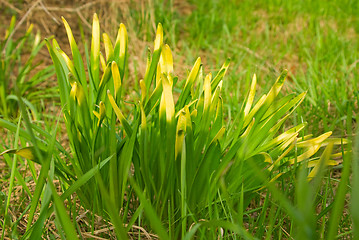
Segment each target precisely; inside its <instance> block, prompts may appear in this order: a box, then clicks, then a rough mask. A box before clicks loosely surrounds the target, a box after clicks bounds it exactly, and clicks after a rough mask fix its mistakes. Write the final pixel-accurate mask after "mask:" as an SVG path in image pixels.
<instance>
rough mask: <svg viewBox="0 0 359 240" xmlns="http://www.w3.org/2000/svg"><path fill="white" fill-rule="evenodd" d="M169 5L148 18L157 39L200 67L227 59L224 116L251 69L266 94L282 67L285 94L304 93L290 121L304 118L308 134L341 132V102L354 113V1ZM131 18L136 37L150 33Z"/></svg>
mask: <svg viewBox="0 0 359 240" xmlns="http://www.w3.org/2000/svg"><path fill="white" fill-rule="evenodd" d="M176 6H178V5H175V4H174V3H173V2H172V1H166V2H162V1H158V2H157V3H156V4H155V5H154V6H153V8H154V10H153V12H154V17H152V18H153V19H154V21H155V22H162V23H163V25H164V27H165V28H166V29H168V31H169V32H168V33H167V34H166V35H165V39H166V40H167V42H169V44H170V45H171V46H179V48H180V51H181V52H183V53H184V54H183V56H186V57H185V58H186V59H185V61H186V62H187V63H189V64H190V63H191V62H193V60H194V59H195V58H196V57H197V56H203V55H204V56H205V58H206V65H207V66H208V68H209V69H217V68H218V67H217V66H218V65H219V64H220V63H221V61H223V60H224V59H226V58H227V57H230V58H231V59H232V63H233V65H232V66H231V69H232V71H230V72H229V73H228V76H227V78H226V81H224V84H223V87H224V89H225V91H226V92H229V93H230V94H226V96H224V97H225V98H227V99H226V100H227V101H226V102H227V103H229V104H228V105H227V109H228V111H229V112H230V113H232V112H238V111H239V107H240V105H239V104H236V103H238V102H241V101H243V99H244V98H243V96H244V95H245V92H246V91H247V89H248V88H249V84H250V76H251V74H252V73H253V72H256V73H257V75H258V79H259V81H258V83H259V86H260V87H261V88H263V91H266V90H267V89H268V87H269V84H267V83H268V82H270V81H271V79H273V78H275V76H276V75H278V73H279V72H280V71H281V70H282V69H283V68H287V69H289V74H290V77H291V81H290V84H288V85H289V86H287V90H288V92H292V91H295V92H303V91H307V90H308V95H307V97H306V100H305V102H304V103H303V104H302V106H301V107H300V108H299V110H298V112H299V114H298V115H300V118H299V117H298V119H294V120H293V121H294V123H295V122H296V121H299V122H300V121H302V119H301V118H304V121H307V122H309V123H310V124H309V129H310V130H313V131H314V132H325V131H329V130H334V128H336V131H337V132H336V134H337V135H339V136H341V135H344V134H345V133H344V132H343V131H341V130H338V126H340V128H341V129H344V128H346V122H347V121H348V120H347V106H348V104H349V105H352V106H353V107H354V108H355V110H357V105H356V104H355V103H356V102H357V101H358V85H357V84H356V79H357V78H358V71H356V70H355V69H357V62H356V61H357V60H358V59H359V42H358V38H357V36H358V32H359V19H358V16H357V14H356V13H357V12H358V9H359V3H358V2H357V1H331V2H330V3H328V2H326V1H315V2H311V1H256V2H255V3H253V2H252V1H221V0H218V1H203V2H191V1H189V6H187V5H185V6H184V7H187V8H190V9H192V10H193V11H192V12H191V13H190V14H188V15H183V14H182V15H181V11H183V9H181V5H180V6H178V7H176ZM182 8H183V6H182ZM134 11H135V10H134ZM149 12H150V11H149ZM133 16H134V18H135V19H134V20H133V21H131V23H132V22H134V24H133V25H131V27H132V26H133V28H134V29H136V28H137V31H136V32H138V33H139V35H142V34H143V33H145V35H146V33H147V35H149V34H148V32H150V33H151V32H152V31H153V30H152V28H150V27H148V26H150V23H151V22H150V20H151V19H146V18H145V19H143V18H138V17H137V18H136V13H134V14H133ZM145 27H147V28H145ZM139 37H140V36H139ZM148 40H149V39H148ZM181 55H182V54H181ZM230 113H229V115H230Z"/></svg>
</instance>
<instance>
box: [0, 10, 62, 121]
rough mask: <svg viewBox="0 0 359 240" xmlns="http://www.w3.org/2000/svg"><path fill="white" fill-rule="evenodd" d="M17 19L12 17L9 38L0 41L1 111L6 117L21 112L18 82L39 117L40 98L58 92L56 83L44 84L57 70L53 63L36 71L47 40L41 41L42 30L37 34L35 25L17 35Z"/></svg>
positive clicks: (34, 113)
mask: <svg viewBox="0 0 359 240" xmlns="http://www.w3.org/2000/svg"><path fill="white" fill-rule="evenodd" d="M15 23H16V20H15V17H12V19H11V22H10V26H9V28H8V29H7V31H6V34H5V38H4V40H1V41H0V51H1V54H0V55H1V59H0V63H1V64H0V92H1V95H0V101H1V104H0V115H1V116H2V117H4V118H10V117H11V118H13V117H16V116H18V109H19V108H18V100H19V99H18V95H17V94H15V86H17V87H18V88H19V91H20V97H21V98H23V102H24V103H26V105H27V106H28V108H29V109H30V110H31V112H32V114H33V117H34V118H35V119H39V116H38V111H37V110H38V105H39V103H40V101H43V100H44V99H46V98H53V97H56V95H57V94H56V91H55V89H54V88H53V87H49V86H48V87H47V88H44V87H41V86H40V85H41V84H44V83H46V81H47V80H48V78H49V77H51V76H52V75H53V74H54V70H53V67H52V66H48V67H46V68H44V69H42V70H39V71H36V73H35V71H34V69H35V68H36V67H37V66H38V65H39V63H38V62H36V61H35V60H34V59H35V57H36V55H37V54H38V52H39V50H40V49H41V48H42V47H43V45H44V42H43V41H41V37H40V34H39V33H38V34H36V35H35V36H33V34H32V28H33V26H32V25H31V26H30V27H29V28H28V30H27V32H26V33H25V34H24V35H22V36H21V37H19V38H18V39H15V37H14V34H15ZM25 55H28V56H25ZM24 58H25V59H26V60H24Z"/></svg>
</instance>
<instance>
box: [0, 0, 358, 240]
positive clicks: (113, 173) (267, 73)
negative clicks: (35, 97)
mask: <svg viewBox="0 0 359 240" xmlns="http://www.w3.org/2000/svg"><path fill="white" fill-rule="evenodd" d="M133 4H134V3H133ZM188 4H189V5H184V6H178V4H175V3H174V2H172V1H164V2H162V1H156V3H152V5H148V6H147V5H146V6H145V9H143V11H142V12H141V11H138V6H136V5H134V7H133V8H130V9H131V10H130V12H129V16H128V18H127V19H126V22H127V24H126V25H127V29H128V31H131V32H135V33H136V38H139V39H145V40H146V41H148V42H152V40H153V38H154V35H155V33H154V29H153V23H157V22H162V24H163V28H164V37H163V42H165V43H168V44H169V45H170V46H171V47H175V46H176V48H175V50H172V51H173V52H174V56H176V57H174V59H173V61H174V66H173V69H174V71H173V72H172V65H171V64H170V62H171V58H172V54H171V52H170V50H166V49H167V47H165V46H166V45H163V47H159V48H158V46H159V45H157V48H156V47H155V50H154V52H153V53H152V55H151V54H150V55H149V56H151V57H150V58H149V61H148V62H147V67H146V69H147V70H146V73H138V72H137V70H136V68H135V73H134V74H138V75H136V76H131V75H130V71H129V70H127V66H128V65H127V61H128V64H134V60H133V59H132V58H131V56H128V55H127V54H126V49H127V48H126V47H125V48H124V47H123V46H124V45H122V43H123V40H120V42H121V44H118V45H117V44H115V42H113V43H114V49H113V52H115V53H117V54H115V55H114V56H115V57H114V56H112V55H111V52H112V51H111V50H108V49H111V47H108V48H107V50H106V51H103V48H102V45H101V51H102V52H103V53H105V52H106V54H104V61H105V64H104V65H103V66H102V62H101V61H100V60H99V55H98V54H99V52H98V50H96V49H98V48H99V46H97V44H98V41H99V39H98V38H96V37H95V38H94V40H93V41H92V42H91V43H90V42H89V44H88V45H86V46H85V48H89V47H88V46H90V45H91V50H89V51H88V53H87V55H86V56H80V54H79V52H77V50H76V47H74V44H73V42H72V54H73V57H74V59H73V69H72V68H71V64H69V61H67V60H66V57H64V54H63V53H61V51H60V50H59V48H58V46H57V43H56V42H52V44H51V45H50V44H49V45H48V47H49V50H50V53H51V54H52V58H53V60H54V63H55V68H56V70H57V77H58V81H59V85H60V96H61V101H62V111H63V112H64V114H65V116H66V121H65V122H66V127H67V132H68V133H67V136H68V137H69V141H70V143H69V145H70V149H69V148H68V146H61V145H60V143H59V141H60V138H61V137H64V136H61V137H60V138H59V137H58V136H57V137H56V132H57V130H56V128H55V126H56V124H57V122H56V121H53V122H48V121H47V122H45V129H44V130H43V128H44V126H40V124H38V123H36V122H32V121H31V120H30V119H29V118H28V117H27V114H26V110H25V109H23V110H22V113H23V117H22V119H23V121H20V120H19V124H18V125H15V124H14V123H10V122H9V121H6V120H3V119H0V125H1V126H2V127H3V128H6V129H9V132H7V133H8V135H7V139H5V140H3V142H4V144H3V147H1V146H0V151H1V152H2V151H5V150H6V149H17V148H18V147H17V144H19V143H20V146H22V147H24V146H26V144H30V145H32V146H33V147H31V148H25V149H21V148H20V150H19V151H16V150H8V151H7V153H17V155H19V156H21V157H16V156H17V155H16V154H15V155H13V156H12V155H10V154H4V155H3V159H4V162H5V163H6V165H7V166H8V169H9V171H8V175H7V176H6V178H5V179H2V180H1V182H2V183H4V184H5V183H6V185H7V184H9V189H8V191H6V192H5V191H4V192H2V195H1V196H0V197H1V198H3V199H4V204H3V205H2V206H1V207H0V211H1V214H3V213H4V218H3V219H5V221H4V220H1V221H0V225H1V227H3V226H5V229H3V231H4V230H6V231H7V234H9V233H8V232H9V231H10V229H17V226H18V224H19V223H20V222H21V221H22V218H23V217H26V218H27V220H29V219H30V221H29V222H28V225H27V229H26V231H25V232H20V233H18V234H20V235H22V234H24V233H25V235H24V236H23V238H24V239H28V238H30V239H34V238H39V237H40V236H41V235H45V234H46V235H49V236H55V235H52V233H51V231H49V228H47V227H46V226H48V225H46V224H47V223H49V222H54V223H55V225H56V228H57V231H58V233H59V234H60V236H61V237H62V238H69V237H70V236H72V237H75V235H76V234H75V232H77V233H80V232H84V231H87V232H92V233H95V230H96V229H97V228H98V227H99V226H98V225H97V224H96V223H95V218H96V217H95V216H94V215H93V214H91V212H93V213H97V214H99V215H102V216H104V218H105V219H106V221H109V222H108V223H107V224H110V225H113V226H115V231H114V232H111V231H107V232H106V233H103V234H99V235H98V236H101V237H104V238H115V236H117V238H120V239H123V238H125V237H126V236H127V233H129V234H130V233H134V232H136V230H134V229H136V227H143V228H144V229H145V231H148V232H152V233H154V234H156V235H157V236H159V237H160V238H161V239H168V238H171V239H176V238H177V239H178V238H183V239H193V238H202V239H205V238H207V239H208V238H220V239H291V238H295V239H319V238H321V239H336V238H339V239H340V238H354V237H357V236H358V225H359V223H358V211H356V209H357V207H356V205H357V204H355V203H356V199H358V192H357V189H358V188H357V187H356V186H357V185H358V174H359V173H358V166H357V163H356V160H357V159H358V146H357V145H358V142H359V140H358V135H357V134H356V135H354V134H353V133H354V132H355V128H356V120H357V119H358V116H357V115H356V113H357V112H358V89H357V87H358V85H357V82H356V79H358V71H357V66H356V61H357V60H358V59H359V51H358V50H359V48H358V47H359V46H358V40H357V39H358V31H359V19H358V16H356V13H357V12H359V3H358V2H357V1H331V2H330V3H328V2H325V1H315V2H312V1H285V2H283V1H256V2H255V3H253V2H252V1H221V0H218V1H199V2H195V1H193V2H192V1H188ZM184 8H188V9H191V11H190V12H189V13H188V14H186V13H185V12H186V11H184V10H185V9H184ZM119 21H122V19H119ZM95 25H96V24H95ZM116 27H117V26H116ZM96 34H97V33H96V31H95V32H93V35H95V36H96ZM122 34H123V32H122ZM122 36H123V35H122ZM130 36H133V35H130ZM114 37H115V36H110V38H111V39H115V38H114ZM156 37H157V39H158V38H159V35H158V34H157V36H156ZM101 38H102V37H101ZM118 39H119V38H118ZM122 39H123V38H122ZM70 41H72V39H71V37H70ZM101 41H102V40H101ZM157 41H160V40H157ZM160 42H162V40H161V41H160ZM63 44H65V43H61V46H63ZM78 44H79V45H80V41H79V42H78ZM101 44H102V43H101ZM128 44H129V45H130V44H131V38H129V43H128ZM107 45H108V43H107ZM108 46H109V45H108ZM150 46H151V47H152V45H150ZM161 48H163V49H165V50H163V49H162V50H159V49H161ZM156 49H157V52H156ZM172 49H174V48H172ZM161 51H162V55H163V56H162V57H161V58H162V60H161V61H162V62H161V61H160V64H159V65H157V62H158V61H159V58H160V55H161ZM120 52H122V53H121V54H119V53H120ZM143 52H145V51H143ZM146 54H147V52H146ZM146 54H144V55H143V56H142V58H143V59H146ZM116 56H120V57H119V58H116ZM181 56H182V57H181ZM197 56H200V57H201V60H202V62H203V65H199V63H198V60H197V62H196V63H195V65H194V67H193V69H192V72H191V73H190V71H191V67H190V66H192V65H193V63H194V62H195V61H196V59H197ZM228 57H230V58H231V64H230V65H229V68H228V70H227V67H228V66H227V64H228V62H226V59H227V58H228ZM81 58H82V59H81ZM163 59H165V60H163ZM112 60H114V61H115V62H116V64H114V63H112ZM66 61H67V62H66ZM82 61H84V63H81V62H82ZM223 62H225V64H224V65H223V66H222V68H220V66H221V65H222V64H223ZM183 63H185V65H186V66H188V67H183V66H180V64H183ZM82 64H83V65H82ZM106 64H107V67H106ZM66 66H67V67H66ZM86 66H88V67H86ZM156 66H157V68H160V69H161V70H157V71H156V69H155V68H156ZM196 66H197V67H196ZM284 68H288V69H289V73H288V78H287V81H286V82H285V84H284V85H283V86H282V80H278V81H277V82H275V79H276V78H277V77H278V76H279V75H280V73H281V72H282V70H283V69H284ZM86 69H89V70H88V71H89V72H88V73H87V70H86ZM105 69H107V70H105ZM116 69H117V70H116ZM177 69H179V70H180V72H179V74H178V75H179V77H178V78H177V77H176V75H174V73H176V72H177ZM221 70H222V73H223V72H226V75H225V76H223V75H221V74H218V76H219V77H218V78H216V74H217V73H221ZM69 72H70V74H68V73H69ZM102 72H104V75H103V76H104V78H103V79H104V82H103V87H102V86H101V84H100V82H101V76H102ZM209 72H212V73H213V79H215V80H213V81H211V78H210V76H207V77H206V74H207V73H209ZM253 73H257V83H256V84H254V83H255V82H253V81H252V77H253ZM141 74H143V75H142V76H143V78H144V79H143V81H141V82H140V81H139V78H140V77H139V76H141ZM283 76H284V75H282V77H283ZM222 78H223V81H222ZM116 79H117V80H116ZM126 79H137V81H136V82H135V83H129V82H128V81H126ZM279 79H281V78H279ZM75 82H76V83H75ZM114 83H115V84H114ZM87 84H88V85H87ZM116 84H117V85H116ZM273 84H274V87H273V88H272V86H273ZM86 86H88V87H86ZM255 86H257V87H255ZM107 89H109V91H108V94H106V91H107ZM270 89H272V90H271V94H269V96H270V97H267V100H266V101H264V102H262V103H261V101H260V99H261V98H260V97H261V96H262V95H263V94H264V93H267V92H268V91H270ZM279 89H282V90H281V91H280V92H279ZM171 90H173V91H171ZM133 92H135V93H134V94H130V95H128V96H127V93H133ZM220 92H221V94H219V93H220ZM256 92H257V94H254V93H256ZM293 92H294V93H293ZM303 92H306V96H305V97H304V94H303V95H300V93H303ZM292 93H293V94H292ZM277 94H278V95H277ZM121 96H125V97H124V98H121ZM193 101H194V102H193ZM20 102H22V101H21V100H20ZM258 102H259V103H258ZM83 103H85V104H83ZM186 105H187V106H186ZM254 106H258V107H259V110H258V111H253V109H255V108H256V107H254ZM23 107H24V106H23ZM281 107H283V108H281ZM93 111H94V112H96V113H94V112H93ZM287 114H288V115H287ZM253 117H254V119H255V120H253V121H252V119H253ZM53 119H55V118H53ZM118 120H119V121H118ZM282 120H283V121H282ZM284 120H286V121H284ZM116 121H117V122H120V124H118V123H116ZM306 122H307V123H306ZM118 125H119V126H118ZM24 126H26V128H27V130H24ZM293 126H297V127H296V128H293ZM304 126H305V128H304ZM328 131H333V136H334V137H333V138H327V137H328V136H329V135H330V134H326V132H328ZM280 134H282V135H280ZM308 134H313V136H314V137H318V136H320V137H319V138H316V140H309V139H308V136H307V135H308ZM277 136H281V137H283V139H282V140H279V138H276V137H277ZM343 136H344V137H346V138H348V139H349V140H353V141H355V144H353V146H352V145H351V144H346V143H347V141H346V140H343V139H340V138H339V137H343ZM314 137H312V138H314ZM336 137H337V138H336ZM17 138H19V141H18V140H17ZM56 139H57V140H56ZM328 139H330V140H328ZM333 143H335V144H336V145H337V146H333ZM341 144H343V145H347V147H346V148H345V150H344V148H341V147H340V145H341ZM321 146H323V148H321ZM64 147H65V148H64ZM324 147H325V149H324ZM352 147H353V149H354V150H353V153H351V151H350V150H351V148H352ZM313 149H315V151H314V152H312V153H311V154H310V155H308V156H305V155H303V154H305V153H306V152H307V153H309V152H310V151H311V150H313ZM28 150H30V151H28ZM317 151H318V152H317ZM332 151H334V152H342V155H343V156H344V157H343V163H341V164H339V165H338V166H335V167H334V168H331V169H330V170H326V169H327V168H326V165H328V164H330V163H333V162H331V161H330V159H332V158H335V159H337V156H338V157H339V159H340V156H339V155H337V156H334V155H333V154H334V152H333V154H332ZM30 153H31V154H30ZM29 154H30V155H29ZM313 154H315V155H313ZM33 156H34V157H33ZM23 157H25V158H28V159H31V160H33V161H36V162H37V163H40V165H37V164H36V163H35V164H34V162H33V161H27V160H24V158H23ZM268 159H270V160H271V161H272V162H271V163H266V161H265V160H268ZM278 159H279V160H278ZM302 159H304V160H303V161H302ZM86 161H88V162H86ZM339 161H340V160H339ZM131 162H132V163H131ZM16 166H18V167H16ZM36 166H41V171H40V172H39V171H36V169H38V168H36V169H35V167H36ZM313 167H314V168H313ZM17 169H25V170H24V172H25V173H27V174H24V172H20V171H19V170H17ZM264 169H265V170H264ZM29 173H30V174H29ZM314 173H316V174H314ZM25 176H26V177H25ZM277 177H278V178H277ZM53 179H58V180H60V185H56V186H54V185H53V184H52V180H53ZM270 179H273V181H269V180H270ZM351 179H352V180H351ZM308 180H309V181H308ZM30 182H35V183H36V189H35V191H34V190H31V191H30V189H29V188H28V184H29V183H30ZM16 186H22V188H23V189H24V190H23V191H24V193H23V194H24V196H26V198H28V199H30V201H31V204H30V205H29V206H28V207H25V206H24V205H19V206H15V204H12V203H13V201H12V199H11V198H9V197H7V196H11V193H12V192H14V190H15V187H16ZM59 186H60V187H59ZM55 187H59V188H58V189H57V191H56V189H55ZM75 192H76V194H74V193H75ZM350 195H351V196H350ZM348 196H350V197H348ZM350 198H351V199H352V200H351V201H350ZM40 199H41V203H40V204H39V206H37V205H38V202H39V200H40ZM5 200H6V204H5ZM65 200H66V201H65ZM78 200H80V201H81V206H82V207H84V208H87V209H89V210H90V212H89V213H87V217H86V219H87V221H88V222H89V223H88V224H85V225H84V224H81V223H80V222H76V221H74V219H75V218H76V216H79V215H81V212H80V209H79V208H78V207H76V201H78ZM64 201H65V202H66V204H63V203H64ZM9 204H10V205H9ZM9 209H10V210H12V211H14V210H16V212H17V213H18V214H17V219H16V220H15V221H13V220H11V219H10V218H9V217H8V216H9ZM120 210H121V211H120ZM65 212H67V213H68V214H65ZM0 216H2V215H0ZM35 216H38V220H37V221H36V222H34V224H33V225H32V224H31V219H32V218H37V217H35ZM54 216H55V217H54ZM124 223H126V224H128V225H123V224H124ZM44 227H45V229H43V228H44ZM142 231H143V230H142ZM139 232H140V231H138V233H139ZM16 234H17V233H16V231H14V235H13V236H16ZM3 236H4V235H3ZM8 236H9V235H8ZM136 236H137V237H138V235H136ZM79 237H80V238H81V235H80V236H79Z"/></svg>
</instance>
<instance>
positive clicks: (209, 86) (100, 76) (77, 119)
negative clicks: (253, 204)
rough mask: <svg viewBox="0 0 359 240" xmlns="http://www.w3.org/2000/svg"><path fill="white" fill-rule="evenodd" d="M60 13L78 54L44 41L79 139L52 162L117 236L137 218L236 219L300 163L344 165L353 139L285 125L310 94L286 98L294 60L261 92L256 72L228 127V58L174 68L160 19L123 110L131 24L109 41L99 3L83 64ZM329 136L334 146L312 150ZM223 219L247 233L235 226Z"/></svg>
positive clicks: (73, 137)
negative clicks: (338, 149) (345, 147)
mask: <svg viewBox="0 0 359 240" xmlns="http://www.w3.org/2000/svg"><path fill="white" fill-rule="evenodd" d="M63 21H64V24H65V28H66V31H67V35H68V39H69V43H70V47H71V54H72V58H70V57H69V56H68V55H67V54H66V53H65V52H63V51H62V50H61V49H60V46H59V44H58V43H57V42H56V40H55V39H54V40H53V41H52V43H50V42H47V46H48V49H49V52H50V55H51V57H52V60H53V62H54V66H55V69H56V74H57V79H58V84H59V88H60V97H61V105H62V108H63V113H64V116H65V123H66V128H67V133H68V137H69V141H70V147H71V153H70V154H68V155H67V156H68V159H65V160H64V159H57V160H56V162H55V166H56V170H57V171H56V172H55V173H57V176H58V177H59V178H60V179H61V182H62V183H63V184H62V189H63V191H64V194H63V196H61V197H62V199H65V198H67V197H70V196H71V194H72V193H74V192H75V191H76V193H77V195H78V196H79V198H80V200H81V202H82V204H83V206H85V207H86V208H87V209H89V210H92V211H94V212H96V213H99V214H101V215H103V216H105V217H106V218H108V219H111V221H112V223H113V224H114V225H115V227H116V233H117V234H118V236H119V237H126V232H127V231H128V229H129V228H130V227H131V225H133V224H134V223H137V224H140V225H144V226H147V228H148V229H152V230H153V231H154V232H155V233H156V234H158V235H159V236H160V237H161V238H163V239H167V238H173V239H174V238H184V237H189V236H192V235H193V234H196V231H197V229H198V228H199V226H200V225H195V224H200V223H201V222H203V221H210V220H215V221H232V220H233V219H234V218H235V210H234V209H235V208H234V206H237V205H238V204H239V203H241V206H242V209H243V208H246V207H247V206H248V204H249V202H250V200H251V198H252V197H251V196H253V194H254V193H255V192H256V191H260V190H261V189H263V188H265V187H266V186H267V184H268V183H270V182H272V181H275V180H276V179H278V178H281V177H284V176H285V175H286V173H288V172H290V171H291V169H293V167H299V166H304V167H306V168H308V176H307V178H308V181H311V180H312V179H313V178H315V176H316V174H317V172H318V171H320V169H321V168H323V167H324V166H328V165H336V164H337V163H336V161H334V160H332V159H333V158H335V157H338V156H340V154H341V153H339V154H333V155H330V152H331V149H332V147H333V144H339V145H340V144H346V141H345V140H343V139H334V138H329V136H330V135H331V132H328V133H325V134H323V135H321V136H319V137H316V138H312V136H311V135H308V136H300V131H301V130H302V129H303V128H304V127H305V126H306V123H301V124H299V125H298V126H294V127H292V128H290V129H288V130H285V131H282V129H283V124H284V122H285V121H286V120H287V119H288V118H289V117H290V116H291V114H292V113H293V112H294V111H295V109H296V108H297V107H298V105H299V104H300V103H301V102H302V101H303V99H304V97H305V93H301V94H299V95H297V94H294V93H293V94H289V95H287V96H285V97H282V98H279V97H278V93H279V92H280V90H281V88H282V86H283V84H284V81H285V78H286V75H287V72H286V71H284V72H283V73H282V74H281V75H280V76H279V77H278V79H277V80H276V82H275V83H274V85H273V87H272V88H271V89H270V91H269V92H268V93H267V94H265V95H263V96H261V97H260V98H258V100H256V99H257V98H256V97H255V92H256V83H257V80H256V76H255V75H254V76H253V80H252V84H251V88H250V90H249V92H248V94H247V96H246V98H245V101H244V103H243V105H242V108H241V110H240V112H239V114H238V115H237V116H236V118H235V120H234V121H233V123H231V124H228V126H230V127H229V128H226V127H225V126H227V125H226V124H225V123H224V116H223V100H222V98H221V89H222V85H223V81H225V80H224V76H225V73H226V71H227V70H228V67H229V62H230V61H229V60H227V61H226V62H225V63H224V64H223V66H222V67H221V68H220V69H219V71H218V72H217V73H216V74H213V75H212V73H205V72H204V69H203V67H202V64H201V59H200V58H198V59H197V60H196V61H195V63H194V66H193V68H192V69H191V70H190V71H189V73H188V75H187V77H186V78H185V79H178V77H176V75H175V73H174V67H173V56H172V53H171V49H170V47H169V46H168V45H166V44H164V43H163V29H162V26H161V24H159V25H158V27H157V33H156V39H155V41H154V48H153V51H151V50H150V49H149V50H148V56H147V67H146V72H145V75H144V79H141V80H140V82H139V86H140V93H139V98H138V99H131V101H132V105H133V109H132V110H131V111H130V113H127V111H124V110H123V109H124V108H123V106H124V100H123V98H122V93H123V91H124V87H125V86H127V85H128V84H127V82H126V73H127V71H126V68H127V62H128V61H127V58H128V57H129V56H128V51H127V46H128V36H127V31H126V28H125V26H124V25H123V24H121V25H120V28H119V30H118V35H117V37H116V40H115V42H112V41H111V39H110V37H109V36H108V35H107V34H106V33H103V34H102V35H101V34H100V26H99V20H98V17H97V15H96V14H95V15H94V18H93V28H92V41H91V50H90V52H88V51H87V46H86V45H85V53H86V55H85V56H86V58H85V63H86V64H85V63H84V61H83V57H82V56H81V55H80V51H79V48H78V46H77V44H76V41H75V39H74V37H73V34H72V31H71V29H70V26H69V24H68V23H67V22H66V20H65V19H63ZM85 65H86V66H87V67H85ZM175 86H177V88H179V89H181V91H180V93H179V94H177V93H174V88H175ZM175 99H176V100H175ZM323 146H328V148H327V151H326V153H329V154H326V155H325V156H324V155H323V156H324V157H323V156H322V157H320V156H316V153H317V152H318V151H319V150H320V148H322V147H323ZM217 223H218V224H219V225H221V226H222V227H223V228H225V229H227V230H228V229H229V230H228V231H233V232H236V233H240V230H238V229H237V228H236V227H233V226H234V225H226V224H224V223H223V224H222V222H217ZM126 224H127V225H126ZM194 225H195V226H196V227H193V226H194ZM227 230H226V231H227ZM198 231H200V230H198ZM216 231H217V230H216V228H212V230H211V231H209V232H208V236H217V235H216V234H217V233H216ZM202 233H203V232H202ZM205 234H207V233H205Z"/></svg>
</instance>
